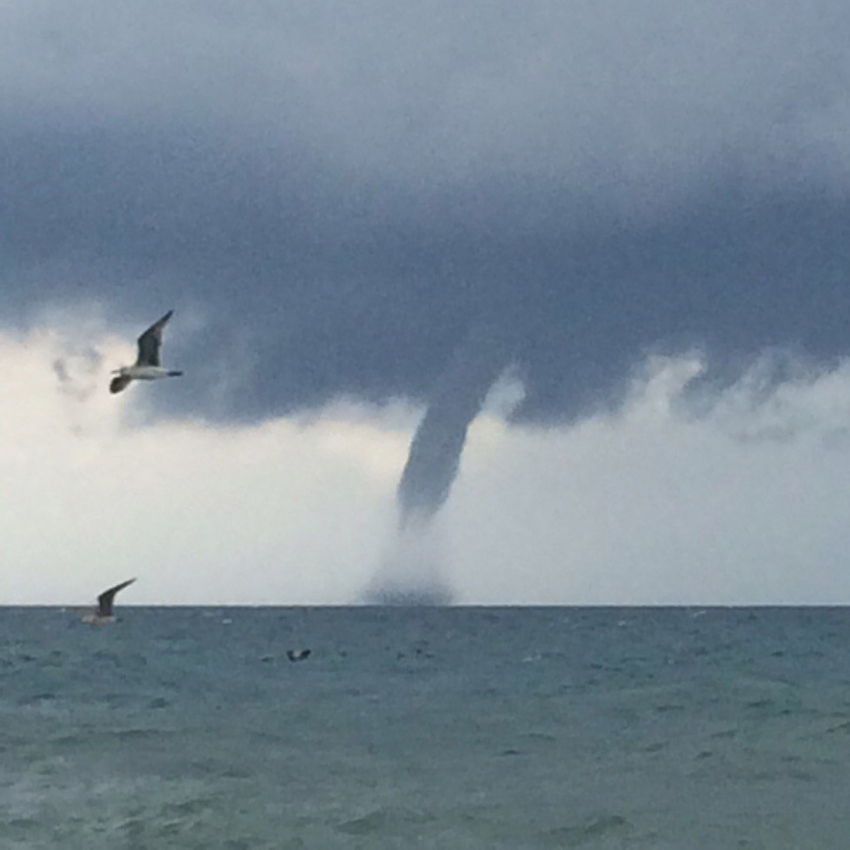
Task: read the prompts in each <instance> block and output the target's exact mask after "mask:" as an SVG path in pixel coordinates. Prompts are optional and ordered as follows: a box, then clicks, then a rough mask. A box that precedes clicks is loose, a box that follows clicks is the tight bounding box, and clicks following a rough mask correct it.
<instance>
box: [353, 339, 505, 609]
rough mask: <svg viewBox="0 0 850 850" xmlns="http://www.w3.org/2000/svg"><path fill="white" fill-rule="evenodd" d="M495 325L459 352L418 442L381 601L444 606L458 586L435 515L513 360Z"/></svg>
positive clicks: (376, 590)
mask: <svg viewBox="0 0 850 850" xmlns="http://www.w3.org/2000/svg"><path fill="white" fill-rule="evenodd" d="M508 359H509V352H508V347H507V345H506V344H505V343H504V341H502V340H500V339H499V338H498V337H497V335H496V334H495V332H494V331H493V329H492V328H490V327H489V326H486V325H478V326H476V327H474V328H473V329H472V331H471V332H470V333H469V334H468V335H467V337H466V338H465V339H464V341H463V342H462V343H461V345H460V346H459V347H458V348H457V350H456V351H455V352H454V354H453V356H452V359H451V361H450V363H449V366H448V368H447V369H446V371H445V373H444V374H443V375H442V377H441V378H440V380H439V381H438V382H437V385H436V386H435V387H434V390H433V392H432V393H431V396H430V398H429V401H428V407H427V410H426V412H425V416H424V417H423V419H422V421H421V423H420V424H419V427H418V428H417V429H416V433H415V435H414V437H413V440H412V442H411V444H410V452H409V454H408V457H407V463H406V464H405V467H404V471H403V472H402V475H401V480H400V481H399V484H398V489H397V491H396V501H397V505H398V529H397V534H396V538H395V541H394V542H393V544H392V546H391V549H390V552H389V553H388V555H387V556H386V558H385V560H384V563H383V564H382V566H381V568H380V570H379V571H378V573H377V574H376V576H375V577H374V579H373V580H372V582H371V583H370V586H369V587H368V589H367V591H366V598H367V601H369V602H373V603H378V604H414V605H444V604H448V603H450V602H451V601H452V598H453V591H452V588H451V585H450V583H449V580H448V578H447V576H446V570H445V564H444V557H443V552H442V547H441V545H440V540H439V539H438V536H437V534H436V533H435V530H434V529H433V527H432V520H433V518H434V516H435V514H436V513H437V511H439V510H440V508H441V507H442V505H443V503H444V502H445V501H446V499H447V498H448V496H449V493H450V491H451V488H452V484H453V483H454V480H455V478H456V477H457V474H458V469H459V467H460V459H461V455H462V453H463V446H464V443H465V442H466V435H467V431H468V430H469V426H470V424H471V423H472V421H473V420H474V419H475V417H476V416H477V415H478V413H479V411H480V410H481V407H482V405H483V404H484V400H485V398H486V397H487V393H488V391H489V390H490V388H491V387H492V386H493V384H494V383H495V381H496V379H497V378H498V377H499V376H500V375H501V374H502V372H503V371H504V369H505V368H506V366H507V365H508Z"/></svg>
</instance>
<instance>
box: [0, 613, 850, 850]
mask: <svg viewBox="0 0 850 850" xmlns="http://www.w3.org/2000/svg"><path fill="white" fill-rule="evenodd" d="M116 611H117V612H119V618H120V619H119V621H118V622H116V623H114V624H111V625H108V626H92V625H88V624H84V623H82V622H80V617H79V612H75V611H71V610H64V609H60V608H0V848H2V850H13V848H21V850H24V848H25V850H40V848H62V850H76V848H80V850H82V848H85V850H99V849H100V848H109V849H110V850H123V848H127V850H130V848H145V850H147V849H148V848H151V850H154V849H156V850H159V848H166V849H170V848H174V850H183V848H187V849H188V848H196V850H215V848H222V850H224V848H227V850H260V848H274V850H295V848H310V850H313V848H316V850H331V849H332V848H352V850H353V849H354V848H363V850H367V848H368V850H380V848H441V850H461V848H482V850H483V848H488V850H496V849H497V848H511V849H512V850H513V848H517V850H524V849H525V848H572V847H580V848H670V850H714V848H718V849H720V848H766V849H767V848H769V849H770V850H777V848H794V850H815V849H816V848H831V850H846V848H848V847H850V652H848V648H850V609H848V608H791V607H789V608H563V607H541V608H529V607H507V608H477V607H430V608H428V607H423V608H415V607H409V608H405V607H358V606H353V607H345V608H343V607H340V608H322V607H316V608H307V607H298V608H279V607H277V608H272V607H269V608H230V607H223V608H209V607H197V608H175V607H171V608H144V607H130V606H120V607H119V608H116ZM304 649H309V650H310V653H309V655H308V656H307V657H306V658H303V659H302V660H300V661H291V660H290V659H289V657H288V655H287V651H288V650H296V651H297V650H304Z"/></svg>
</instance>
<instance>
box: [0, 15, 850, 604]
mask: <svg viewBox="0 0 850 850" xmlns="http://www.w3.org/2000/svg"><path fill="white" fill-rule="evenodd" d="M0 23H2V26H0V119H2V126H3V128H4V131H3V133H2V135H0V176H2V181H3V187H4V203H3V204H2V205H0V258H2V259H0V398H2V409H3V410H4V416H3V417H2V419H0V466H1V467H2V471H3V474H4V478H5V481H6V487H5V488H4V489H5V492H6V496H5V498H4V499H3V500H2V503H0V504H2V511H0V529H2V534H3V539H4V571H3V573H2V574H0V603H4V604H25V603H26V604H29V603H50V604H65V603H69V604H70V603H75V604H76V603H81V602H86V601H88V600H90V599H92V598H93V597H94V596H95V595H96V593H97V592H99V591H100V590H101V589H103V588H104V587H106V586H108V585H109V584H110V583H114V582H117V581H120V580H122V579H124V578H126V577H129V576H130V575H137V576H138V577H139V581H138V582H137V583H136V584H135V585H133V587H132V588H128V590H127V591H125V592H124V593H123V594H122V597H123V599H124V600H125V601H126V602H127V603H128V604H129V603H137V604H178V603H180V604H188V603H197V604H200V603H216V604H224V603H246V604H248V603H252V604H253V603H265V604H323V603H334V604H346V603H351V602H357V601H363V600H364V599H366V600H368V599H369V598H370V596H369V593H370V591H369V588H373V589H374V587H375V582H376V581H377V582H378V583H379V584H380V583H381V582H382V581H384V579H387V576H389V577H390V579H389V581H390V583H391V584H392V583H393V582H395V584H401V585H404V586H406V587H409V588H412V589H413V590H416V589H417V588H419V586H420V585H421V584H422V583H423V582H424V584H425V585H428V586H429V587H432V588H436V589H437V590H439V594H438V595H439V596H440V598H442V599H447V600H451V601H454V602H458V603H465V604H473V603H482V604H483V603H486V604H537V603H557V604H662V603H663V604H695V605H704V604H760V603H763V604H774V603H776V604H791V603H800V604H802V603H824V604H845V603H848V602H850V576H848V577H846V576H845V569H844V551H845V549H846V546H845V543H846V539H845V538H846V535H845V531H844V527H845V526H846V516H847V512H848V510H847V509H848V508H850V503H849V502H850V500H848V499H847V497H846V496H845V495H844V488H843V486H842V484H843V482H844V481H846V480H848V477H847V475H846V471H847V469H846V468H847V466H848V464H850V443H848V440H847V432H846V423H847V422H848V416H847V413H848V410H847V407H848V403H850V402H849V401H848V399H850V396H848V393H850V360H848V356H849V355H850V343H848V317H850V287H848V284H847V280H846V271H847V268H848V265H850V263H849V262H848V261H850V247H848V240H847V238H846V234H847V233H848V232H850V144H848V142H850V95H848V91H850V86H848V82H850V56H848V54H847V51H846V43H847V38H848V35H850V8H848V7H846V4H842V3H839V2H831V0H815V2H812V3H809V4H806V5H805V7H804V6H801V5H800V4H794V3H791V2H789V0H773V2H770V3H768V2H762V1H761V0H754V2H752V3H748V4H737V3H732V2H726V1H725V0H720V2H716V3H713V4H710V6H707V5H706V4H704V3H697V2H692V0H677V1H676V2H673V0H650V2H646V3H643V4H640V7H639V8H638V7H637V6H636V5H635V4H633V3H629V2H625V0H601V2H600V1H599V0H597V2H593V3H586V2H574V3H569V4H565V3H562V2H554V0H552V2H547V1H546V0H531V2H528V3H525V4H522V5H521V6H518V5H517V4H515V3H507V2H500V0H492V2H487V3H483V2H476V3H468V4H461V5H458V4H457V3H448V2H441V0H432V2H423V3H417V4H415V6H411V7H410V8H408V6H400V5H399V4H397V3H393V2H389V0H364V2H362V3H358V4H356V5H352V4H349V3H343V2H337V1H336V0H328V2H315V3H309V4H305V3H295V2H280V0H276V2H265V0H246V2H244V3H240V4H238V5H234V4H229V3H221V2H217V0H205V2H187V3H183V4H180V6H179V8H177V7H175V6H174V4H170V3H169V4H166V3H161V2H150V0H148V2H145V3H142V2H134V0H127V2H124V3H121V4H117V5H116V4H105V3H99V2H85V0H84V2H81V3H78V4H75V6H74V8H73V10H72V9H70V8H69V7H67V4H63V3H61V2H59V0H29V2H26V3H23V2H20V3H8V4H5V6H4V8H3V10H2V11H0ZM172 308H173V309H174V310H175V313H174V317H173V318H172V320H171V322H170V324H169V326H168V329H167V333H166V342H165V347H164V362H165V364H166V365H167V366H169V367H170V368H174V369H182V370H183V371H184V373H185V374H184V376H183V377H182V378H180V379H175V380H173V381H172V380H170V381H163V382H159V383H156V384H150V385H134V386H131V387H130V388H129V389H128V390H127V391H126V392H125V393H122V394H121V395H120V396H114V397H113V396H110V395H109V393H108V390H107V386H108V380H109V372H110V370H111V369H114V368H117V366H120V365H122V364H124V363H128V362H131V361H132V359H133V356H134V344H135V338H136V337H137V336H138V335H139V333H141V331H142V330H144V328H145V327H147V326H148V325H149V324H150V323H151V322H153V321H154V320H155V319H157V318H158V317H159V316H161V315H162V314H163V313H164V312H165V311H166V310H168V309H172ZM476 340H478V342H477V341H476ZM480 340H483V342H481V341H480ZM499 376H501V377H499ZM411 444H413V446H414V450H413V452H412V453H411V450H410V449H411ZM423 458H424V460H423ZM417 470H421V471H419V472H417ZM411 478H413V487H414V489H416V488H417V487H419V488H420V490H419V493H420V496H419V497H416V498H411V497H410V493H409V491H410V485H409V481H410V479H411ZM402 481H405V482H407V483H405V484H404V485H403V486H402V485H401V483H400V482H402ZM422 494H425V495H424V496H422ZM422 498H424V499H426V501H427V502H428V509H427V510H426V511H425V521H423V522H420V523H418V524H417V526H416V531H415V533H414V534H413V537H412V539H411V532H410V531H409V526H408V525H406V524H405V512H406V511H407V510H408V507H406V506H407V505H410V504H420V502H421V500H422ZM417 499H418V501H417ZM405 529H406V530H405ZM423 576H425V578H424V579H423Z"/></svg>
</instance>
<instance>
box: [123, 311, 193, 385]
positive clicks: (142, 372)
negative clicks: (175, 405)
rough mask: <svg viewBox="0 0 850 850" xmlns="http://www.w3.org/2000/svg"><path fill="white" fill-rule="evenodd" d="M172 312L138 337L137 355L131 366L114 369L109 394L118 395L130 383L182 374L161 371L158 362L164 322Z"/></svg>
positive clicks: (174, 376)
mask: <svg viewBox="0 0 850 850" xmlns="http://www.w3.org/2000/svg"><path fill="white" fill-rule="evenodd" d="M173 312H174V311H173V310H169V311H168V312H167V313H166V314H165V315H164V316H163V317H162V318H161V319H160V320H159V321H158V322H154V324H152V325H151V326H150V327H149V328H148V329H147V330H146V331H145V332H144V333H143V334H142V335H141V336H140V337H139V354H138V356H137V357H136V362H135V363H134V364H133V365H132V366H122V367H121V368H120V369H115V370H114V371H113V373H112V374H113V375H116V376H117V377H115V378H113V379H112V381H110V384H109V392H111V393H120V392H121V390H123V389H124V388H125V387H127V386H128V385H129V383H130V381H156V380H157V379H159V378H178V377H180V375H182V374H183V373H182V372H173V371H169V370H168V369H163V368H162V366H161V365H160V362H159V350H160V348H161V347H162V331H163V329H164V328H165V325H166V322H168V320H169V319H170V318H171V314H172V313H173Z"/></svg>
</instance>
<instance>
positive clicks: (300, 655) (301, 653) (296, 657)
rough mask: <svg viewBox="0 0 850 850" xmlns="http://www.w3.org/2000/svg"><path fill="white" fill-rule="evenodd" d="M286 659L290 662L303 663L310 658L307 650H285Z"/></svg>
mask: <svg viewBox="0 0 850 850" xmlns="http://www.w3.org/2000/svg"><path fill="white" fill-rule="evenodd" d="M286 657H287V658H288V659H289V660H290V661H304V660H305V659H306V658H309V657H310V650H309V649H287V650H286Z"/></svg>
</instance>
